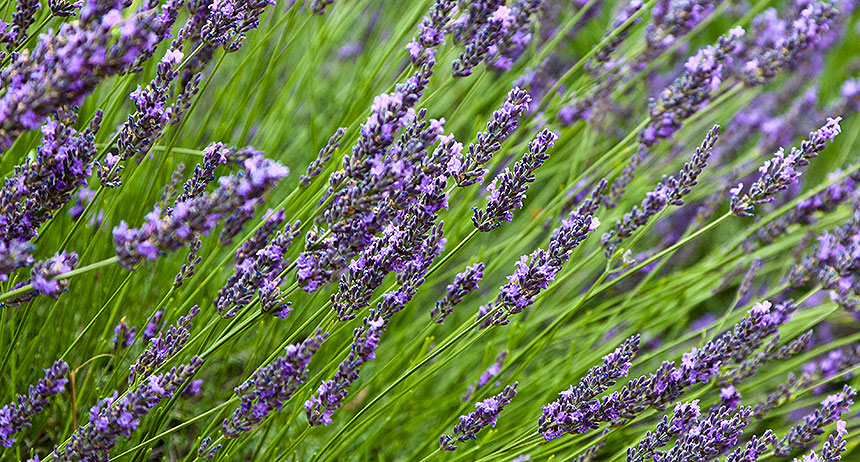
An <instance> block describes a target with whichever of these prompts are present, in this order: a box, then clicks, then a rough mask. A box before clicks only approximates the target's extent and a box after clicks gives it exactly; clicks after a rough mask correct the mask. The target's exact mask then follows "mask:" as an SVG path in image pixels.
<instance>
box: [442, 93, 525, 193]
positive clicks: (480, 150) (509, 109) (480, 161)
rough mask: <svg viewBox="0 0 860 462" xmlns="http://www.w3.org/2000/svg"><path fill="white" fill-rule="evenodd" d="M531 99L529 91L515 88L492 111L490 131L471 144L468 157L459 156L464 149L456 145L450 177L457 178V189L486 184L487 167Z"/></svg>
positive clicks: (449, 167) (488, 127) (489, 123)
mask: <svg viewBox="0 0 860 462" xmlns="http://www.w3.org/2000/svg"><path fill="white" fill-rule="evenodd" d="M531 100H532V99H531V96H529V94H528V92H527V91H526V90H523V89H521V88H520V87H514V88H513V89H512V90H511V91H510V92H509V93H508V97H507V99H506V100H505V104H504V105H502V107H501V108H500V109H497V110H496V111H495V112H493V117H492V118H491V119H490V121H489V122H487V131H485V132H480V133H478V137H477V138H478V139H477V141H476V142H475V143H473V144H470V145H469V153H468V154H466V156H465V157H464V156H463V155H462V154H460V150H461V149H462V148H463V146H462V145H459V144H457V145H455V146H457V148H456V149H455V152H456V154H455V155H453V156H452V157H451V160H450V161H449V163H448V175H449V176H451V177H452V178H454V181H455V182H456V183H457V186H459V187H466V186H471V185H473V184H475V183H481V182H483V181H484V175H485V174H486V173H487V169H485V168H484V164H486V163H487V162H489V161H490V159H492V158H493V154H494V153H496V152H497V151H498V150H499V149H502V142H503V141H505V139H506V138H507V137H508V136H510V135H511V133H513V132H514V131H515V130H516V129H517V126H518V125H519V119H520V117H521V116H522V115H523V113H524V112H525V111H526V109H528V107H529V103H530V102H531Z"/></svg>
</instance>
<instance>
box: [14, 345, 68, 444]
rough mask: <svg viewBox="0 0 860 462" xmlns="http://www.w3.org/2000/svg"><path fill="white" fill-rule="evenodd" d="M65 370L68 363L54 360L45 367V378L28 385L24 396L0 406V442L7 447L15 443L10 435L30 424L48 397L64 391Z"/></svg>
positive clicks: (45, 403)
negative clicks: (48, 367) (28, 388)
mask: <svg viewBox="0 0 860 462" xmlns="http://www.w3.org/2000/svg"><path fill="white" fill-rule="evenodd" d="M67 372H69V365H68V364H66V363H65V362H63V361H57V362H55V363H54V364H53V365H52V366H51V368H50V369H45V378H43V379H39V381H38V382H36V385H30V390H29V392H28V393H27V395H26V396H25V395H18V397H17V398H16V400H15V402H14V403H10V404H7V405H5V406H3V407H2V408H0V444H2V445H3V446H4V447H7V448H10V447H12V444H13V443H15V438H12V435H14V434H16V433H18V432H20V431H22V430H24V429H25V428H29V427H30V426H31V424H30V422H31V420H32V418H33V416H34V415H36V414H38V413H40V412H42V410H43V409H44V408H45V406H47V405H48V398H50V397H51V396H54V395H56V394H59V393H62V392H64V391H65V389H66V384H67V383H68V382H69V381H68V379H66V378H64V377H63V376H65V375H66V373H67Z"/></svg>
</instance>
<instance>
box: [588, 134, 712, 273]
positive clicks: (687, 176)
mask: <svg viewBox="0 0 860 462" xmlns="http://www.w3.org/2000/svg"><path fill="white" fill-rule="evenodd" d="M719 133H720V126H719V125H714V127H713V128H711V130H710V131H709V132H708V135H707V136H706V137H705V139H704V141H702V144H701V146H699V147H698V148H696V153H695V154H693V156H692V157H691V158H690V161H689V162H687V163H685V164H684V168H682V169H681V171H680V172H679V173H678V177H677V178H676V177H674V176H670V177H668V178H666V177H664V178H663V180H662V181H660V183H659V184H658V185H657V187H656V188H654V190H653V191H650V192H648V193H646V194H645V199H643V200H642V203H641V204H640V205H638V206H637V205H634V206H633V209H632V210H631V211H630V212H627V213H625V214H624V216H623V217H622V218H621V219H620V220H618V221H617V222H616V223H615V227H614V228H613V229H611V230H610V231H608V232H606V233H604V234H603V236H602V237H601V238H600V242H601V244H602V245H603V248H604V251H605V254H606V257H607V258H609V257H611V256H612V255H613V254H614V253H615V250H616V249H617V247H618V244H619V243H620V242H621V241H622V240H623V239H625V238H628V237H630V236H631V235H632V234H633V232H634V231H636V230H637V229H639V228H640V227H642V226H644V225H645V224H647V223H648V221H649V220H650V219H651V217H653V216H654V215H656V214H657V213H659V212H660V211H662V210H663V209H664V208H666V206H667V205H675V206H681V205H683V204H684V201H683V198H684V196H686V195H687V194H689V193H690V192H691V190H692V188H693V186H695V185H696V184H698V177H699V175H700V174H701V173H702V170H703V169H704V168H705V167H706V166H707V165H708V159H709V158H710V156H711V154H712V153H713V149H714V144H716V142H717V138H718V137H719Z"/></svg>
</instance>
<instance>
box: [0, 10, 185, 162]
mask: <svg viewBox="0 0 860 462" xmlns="http://www.w3.org/2000/svg"><path fill="white" fill-rule="evenodd" d="M181 6H182V0H177V1H169V2H168V3H167V4H165V5H164V6H163V8H162V9H161V11H156V10H145V11H143V12H141V13H138V14H135V15H133V16H131V17H129V18H128V19H123V16H122V9H123V7H122V2H121V1H116V2H102V1H100V0H89V2H88V3H87V5H86V6H85V7H84V9H83V10H82V13H81V17H80V20H79V21H73V22H66V23H63V24H62V25H61V26H60V28H59V31H58V32H57V33H56V34H43V35H41V36H40V39H39V43H37V44H36V46H35V48H33V50H32V51H25V52H22V53H20V54H17V55H15V57H14V59H13V60H12V62H11V63H10V64H9V65H8V66H7V67H5V68H3V69H2V70H0V86H2V87H3V88H4V90H5V92H4V94H3V95H2V96H0V120H2V121H3V122H2V123H0V150H5V149H8V148H9V147H10V146H11V145H12V143H13V142H14V141H15V139H17V138H18V136H19V135H21V134H22V133H24V132H25V131H27V130H32V129H35V128H37V127H38V126H39V125H40V124H41V123H42V121H44V120H45V118H46V117H48V116H50V115H51V114H53V113H54V112H56V111H57V110H58V109H59V108H61V107H68V106H73V105H80V104H81V103H83V100H84V98H85V97H86V96H87V95H88V94H89V93H91V92H92V91H93V89H95V87H96V85H98V83H100V82H101V81H102V79H104V78H107V77H109V76H111V75H117V74H122V73H125V72H129V71H131V70H133V69H135V68H136V67H137V66H139V64H140V62H139V59H145V58H147V57H148V56H149V55H151V53H152V52H153V51H154V50H155V48H156V46H157V45H158V43H159V42H160V41H161V40H163V39H164V38H165V37H166V36H167V34H168V33H169V30H170V28H171V27H172V26H173V22H174V21H175V20H176V14H177V12H178V10H179V8H180V7H181Z"/></svg>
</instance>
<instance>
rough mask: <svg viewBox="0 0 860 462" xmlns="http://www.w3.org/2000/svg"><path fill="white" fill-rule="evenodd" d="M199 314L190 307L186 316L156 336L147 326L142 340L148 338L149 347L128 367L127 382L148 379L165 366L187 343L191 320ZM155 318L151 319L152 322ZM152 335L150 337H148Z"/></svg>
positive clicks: (194, 308)
mask: <svg viewBox="0 0 860 462" xmlns="http://www.w3.org/2000/svg"><path fill="white" fill-rule="evenodd" d="M198 313H200V309H199V308H198V307H197V305H194V306H193V307H191V310H190V311H189V312H188V314H187V315H185V316H182V317H180V318H179V319H178V320H177V321H176V325H172V326H170V327H169V328H168V329H167V331H166V332H163V333H162V332H158V333H157V334H156V333H154V332H149V326H150V325H151V324H148V325H147V328H146V330H145V331H144V339H145V340H146V339H147V337H149V339H148V340H149V342H150V343H149V345H147V346H146V349H145V350H143V352H142V353H141V354H140V356H138V357H137V359H136V360H135V361H134V364H132V365H131V366H130V367H129V374H128V380H129V381H130V382H134V381H135V380H139V379H144V378H146V377H149V375H150V374H152V372H153V371H155V370H157V369H158V368H159V367H161V366H163V365H165V364H167V361H168V360H170V358H172V357H173V356H175V355H176V354H177V353H179V351H181V350H182V347H184V346H185V344H186V343H187V342H188V338H189V337H190V333H189V331H190V329H191V326H192V325H193V324H192V323H191V320H192V319H194V317H195V316H197V314H198ZM156 316H157V317H158V318H159V319H160V318H161V316H160V315H158V314H157V313H156ZM154 319H155V318H153V320H154ZM150 334H152V335H150Z"/></svg>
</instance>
